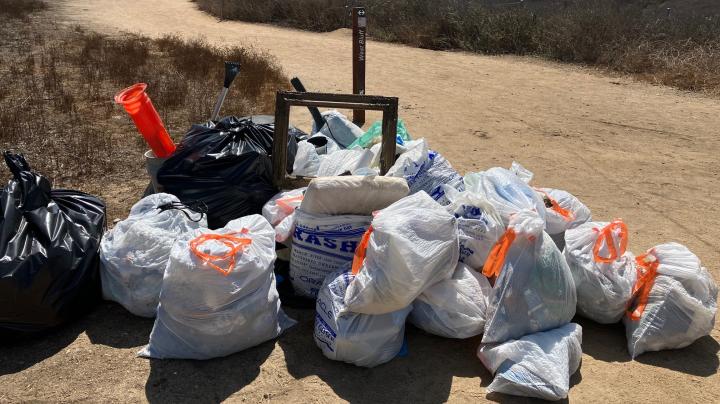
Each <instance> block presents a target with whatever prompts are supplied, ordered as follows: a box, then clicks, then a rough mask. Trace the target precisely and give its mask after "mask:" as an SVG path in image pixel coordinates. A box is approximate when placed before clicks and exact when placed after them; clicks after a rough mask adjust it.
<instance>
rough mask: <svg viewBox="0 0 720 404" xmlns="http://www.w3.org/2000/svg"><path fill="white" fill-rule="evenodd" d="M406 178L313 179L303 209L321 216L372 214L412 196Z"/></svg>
mask: <svg viewBox="0 0 720 404" xmlns="http://www.w3.org/2000/svg"><path fill="white" fill-rule="evenodd" d="M408 192H409V189H408V186H407V182H405V180H404V179H402V178H390V177H380V176H357V175H351V176H342V177H322V178H315V179H313V180H312V181H310V185H309V186H308V189H307V193H306V195H305V199H304V200H303V201H302V204H301V205H300V207H301V209H302V210H303V212H307V213H312V214H318V215H371V214H372V213H373V212H374V211H376V210H380V209H384V208H387V207H388V206H390V205H392V204H393V203H395V202H397V201H398V200H400V199H402V198H404V197H406V196H407V195H408Z"/></svg>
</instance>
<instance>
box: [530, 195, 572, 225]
mask: <svg viewBox="0 0 720 404" xmlns="http://www.w3.org/2000/svg"><path fill="white" fill-rule="evenodd" d="M534 189H535V191H537V192H539V193H541V194H543V196H544V197H545V199H547V201H548V202H550V209H552V210H553V211H555V212H556V213H557V214H559V215H560V216H562V217H563V219H565V221H566V222H571V221H573V220H575V214H574V213H573V212H571V211H569V210H567V209H564V208H563V207H562V206H560V204H559V203H558V201H556V200H555V199H554V198H553V197H551V196H550V194H548V193H547V192H545V191H543V190H542V189H540V188H534Z"/></svg>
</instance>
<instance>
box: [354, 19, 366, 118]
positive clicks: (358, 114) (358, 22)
mask: <svg viewBox="0 0 720 404" xmlns="http://www.w3.org/2000/svg"><path fill="white" fill-rule="evenodd" d="M352 22H353V94H359V95H365V59H366V56H367V55H366V53H365V47H366V44H367V14H366V12H365V7H353V9H352ZM353 122H354V123H355V125H357V126H363V125H364V124H365V111H364V110H355V111H353Z"/></svg>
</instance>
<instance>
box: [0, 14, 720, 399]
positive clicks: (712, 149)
mask: <svg viewBox="0 0 720 404" xmlns="http://www.w3.org/2000/svg"><path fill="white" fill-rule="evenodd" d="M54 4H55V6H56V7H55V10H54V11H55V12H57V15H58V20H61V21H67V22H68V23H73V24H80V25H82V26H85V27H88V28H92V29H95V30H99V31H103V32H108V33H112V32H118V31H128V32H138V33H142V34H144V35H149V36H160V35H164V34H168V33H175V34H178V35H182V36H186V37H194V36H203V37H205V38H206V39H207V40H208V41H209V42H212V43H216V44H227V45H230V44H233V45H235V44H237V45H252V46H256V47H259V48H264V49H267V50H268V51H269V52H271V53H272V54H273V55H275V56H276V57H277V60H278V62H279V63H280V64H281V65H282V66H283V68H284V69H285V71H286V72H287V74H288V75H298V76H300V77H301V78H302V79H303V80H304V81H305V84H306V86H307V87H308V88H311V89H315V90H321V91H327V92H348V91H349V89H351V70H350V54H351V43H350V38H349V35H348V32H347V31H345V30H342V31H338V32H334V33H329V34H315V33H306V32H299V31H295V30H287V29H280V28H275V27H271V26H265V25H253V24H245V23H239V22H218V21H217V20H216V19H214V18H212V17H210V16H207V15H205V14H203V13H201V12H199V11H197V10H196V9H195V8H194V6H193V5H192V3H190V2H188V1H185V0H153V1H142V0H124V1H119V0H73V1H58V2H57V3H54ZM368 58H369V65H368V93H372V94H380V95H388V96H397V97H399V98H400V101H401V104H402V110H401V116H402V117H403V118H404V119H405V120H406V121H407V123H408V125H409V128H410V129H411V133H412V134H413V135H414V136H415V137H425V138H427V139H428V140H429V142H430V144H431V145H432V146H433V147H434V148H435V149H437V150H438V151H440V152H441V153H442V154H443V155H445V156H446V157H447V158H448V159H449V160H450V161H451V162H452V163H453V165H454V166H455V167H456V168H457V169H458V170H459V171H461V172H466V171H473V170H481V169H484V168H487V167H490V166H494V165H501V166H508V165H509V164H510V162H511V161H512V160H517V161H520V162H522V163H523V164H524V165H525V166H527V167H528V168H530V169H532V170H533V171H534V172H535V173H536V180H535V183H536V184H541V185H543V186H550V187H558V188H562V189H567V190H569V191H570V192H572V193H574V194H576V195H577V196H579V197H580V198H581V199H582V200H583V201H584V202H585V203H586V204H588V205H589V206H590V207H591V209H592V210H593V214H594V216H595V217H596V218H597V219H603V220H605V219H612V218H613V217H622V218H624V219H625V220H626V221H627V223H628V224H629V226H630V229H631V242H630V246H631V249H632V250H633V251H635V252H638V253H639V252H641V251H644V250H645V249H647V248H649V247H651V246H653V245H656V244H658V243H661V242H665V241H671V240H674V241H679V242H681V243H684V244H686V245H688V246H689V247H690V248H691V249H692V250H693V251H694V252H695V253H696V254H698V256H700V258H701V259H702V260H703V262H704V264H705V265H706V266H707V267H708V268H709V269H710V271H711V272H712V273H713V275H714V277H715V278H716V279H720V268H719V267H718V264H717V263H718V259H720V241H718V240H719V239H720V230H719V229H720V215H719V214H718V213H719V210H720V207H719V206H718V203H717V197H718V196H719V195H720V193H719V192H718V191H719V190H720V188H719V187H718V185H720V169H719V168H718V165H717V158H718V155H720V140H719V138H718V135H717V133H716V129H717V128H718V127H720V114H718V111H720V101H719V100H717V99H709V98H704V97H702V96H700V95H693V94H686V93H681V92H678V91H675V90H672V89H669V88H664V87H654V86H650V85H646V84H642V83H636V82H634V81H632V80H629V79H625V78H616V77H608V76H607V75H602V74H599V73H597V72H594V71H591V70H587V69H581V68H575V67H568V66H560V65H556V64H552V63H547V62H542V61H537V60H533V59H526V58H516V57H485V56H478V55H471V54H466V53H448V52H433V51H426V50H420V49H412V48H408V47H404V46H398V45H392V44H384V43H375V42H370V44H369V49H368ZM295 117H296V118H298V119H299V118H300V117H301V118H302V119H305V120H307V117H306V116H305V115H304V114H303V113H302V111H300V112H298V113H296V114H295ZM289 313H290V314H291V315H292V316H293V317H295V318H297V319H298V320H300V325H299V326H297V327H295V328H293V329H292V330H290V331H289V332H288V333H287V334H286V335H284V336H282V337H281V338H279V340H277V341H272V342H268V343H265V344H263V345H261V346H259V347H257V348H254V349H250V350H247V351H245V352H242V353H239V354H236V355H233V356H231V357H228V358H223V359H218V360H211V361H206V362H192V361H166V362H162V361H148V360H145V359H139V358H136V357H135V352H137V350H138V349H139V348H140V347H141V346H142V345H143V344H145V343H146V342H147V337H148V334H149V332H150V329H151V327H152V321H150V320H143V319H139V318H136V317H133V316H131V315H129V314H128V313H126V312H125V311H124V310H123V309H122V308H120V307H119V306H117V305H114V304H110V303H107V304H104V305H102V306H101V307H99V308H98V309H97V310H95V311H94V312H93V313H92V314H91V315H90V316H88V317H86V318H84V319H82V320H80V321H78V322H76V323H74V324H72V325H70V326H69V327H67V328H65V329H63V330H62V331H59V332H57V333H55V334H53V335H52V336H51V337H48V338H44V339H42V340H38V341H28V342H26V343H24V344H21V345H19V346H12V347H2V348H0V401H21V400H49V401H77V400H87V401H131V402H135V401H144V400H148V401H153V402H157V401H163V402H165V401H185V400H194V401H208V402H214V401H219V400H224V399H229V400H230V401H250V402H258V401H289V402H335V401H339V400H347V401H351V402H442V401H454V402H460V401H470V400H472V401H482V400H485V399H490V400H494V401H506V400H511V401H512V400H514V399H513V398H509V397H506V396H486V393H485V388H484V386H487V384H488V383H489V382H490V381H491V375H490V374H489V373H488V372H487V371H486V370H484V368H483V367H482V365H481V364H480V362H479V361H478V360H477V358H476V357H475V350H476V348H477V345H478V343H479V340H478V339H470V340H465V341H453V340H446V339H441V338H436V337H432V336H428V335H426V334H423V333H422V332H420V331H418V330H416V329H413V328H412V327H409V329H408V341H409V350H410V354H409V356H407V357H405V358H399V359H396V360H393V361H392V362H390V363H389V364H386V365H383V366H380V367H378V368H375V369H371V370H368V369H359V368H355V367H352V366H350V365H345V364H341V363H335V362H331V361H329V360H326V359H325V358H324V357H323V356H322V355H321V353H320V351H319V349H317V348H316V347H315V345H314V343H313V341H312V318H313V313H312V312H309V311H299V310H289ZM578 321H579V322H580V323H581V324H582V325H583V327H584V341H583V351H584V355H583V364H582V367H581V370H580V372H579V373H578V374H576V375H575V376H574V377H573V387H572V389H571V392H570V400H573V401H581V402H616V401H625V402H720V377H718V375H717V370H718V363H719V356H718V350H720V345H719V344H718V342H717V341H718V339H719V338H720V331H719V330H718V327H717V326H716V328H715V330H714V331H713V333H712V337H705V338H702V339H701V340H699V341H697V342H696V343H694V344H693V345H691V346H690V347H688V348H685V349H682V350H677V351H665V352H657V353H648V354H645V355H642V356H641V357H640V358H638V360H636V361H631V360H630V357H629V356H628V354H627V351H626V348H625V335H624V330H623V328H622V326H620V325H617V326H600V325H597V324H595V323H592V322H590V321H586V320H582V319H579V320H578ZM520 401H522V400H520Z"/></svg>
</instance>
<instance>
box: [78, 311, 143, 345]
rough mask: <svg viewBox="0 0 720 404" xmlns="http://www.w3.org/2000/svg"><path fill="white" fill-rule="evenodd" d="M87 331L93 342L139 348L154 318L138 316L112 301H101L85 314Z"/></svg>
mask: <svg viewBox="0 0 720 404" xmlns="http://www.w3.org/2000/svg"><path fill="white" fill-rule="evenodd" d="M87 322H88V325H87V329H86V330H85V332H86V333H87V336H88V338H89V339H90V342H92V343H93V344H101V345H107V346H110V347H113V348H140V347H142V346H143V345H145V344H147V342H148V338H149V337H150V331H151V330H152V326H153V323H154V320H153V319H151V318H143V317H138V316H135V315H133V314H132V313H130V312H129V311H127V310H125V308H124V307H122V306H121V305H119V304H117V303H114V302H107V301H103V302H102V303H100V304H99V305H98V308H97V309H95V311H93V312H92V313H91V314H90V315H88V316H87Z"/></svg>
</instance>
